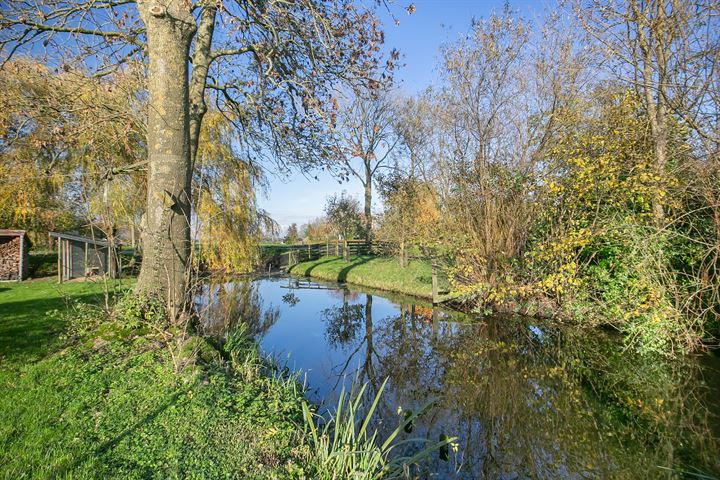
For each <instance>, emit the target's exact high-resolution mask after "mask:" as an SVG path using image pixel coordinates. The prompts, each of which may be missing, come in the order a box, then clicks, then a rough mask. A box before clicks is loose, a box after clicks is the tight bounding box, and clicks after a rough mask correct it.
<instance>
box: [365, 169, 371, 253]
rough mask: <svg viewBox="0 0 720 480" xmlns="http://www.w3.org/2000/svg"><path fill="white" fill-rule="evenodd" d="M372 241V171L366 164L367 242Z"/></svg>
mask: <svg viewBox="0 0 720 480" xmlns="http://www.w3.org/2000/svg"><path fill="white" fill-rule="evenodd" d="M371 240H372V170H371V169H370V164H369V163H368V162H366V163H365V242H367V243H368V244H370V242H371Z"/></svg>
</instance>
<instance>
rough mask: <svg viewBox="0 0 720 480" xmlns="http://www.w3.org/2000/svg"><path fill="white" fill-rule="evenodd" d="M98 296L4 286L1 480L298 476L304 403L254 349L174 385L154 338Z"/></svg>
mask: <svg viewBox="0 0 720 480" xmlns="http://www.w3.org/2000/svg"><path fill="white" fill-rule="evenodd" d="M101 292H102V286H101V285H100V284H93V283H89V282H77V283H76V282H73V283H66V284H63V285H56V284H54V283H53V282H51V281H49V280H45V281H34V282H24V283H17V284H16V283H7V284H0V344H1V348H2V358H1V359H0V478H13V479H21V478H58V477H61V478H65V477H72V478H121V477H122V478H285V477H296V476H298V475H299V473H300V472H301V469H300V467H299V466H298V462H297V461H296V458H297V456H298V454H299V453H298V452H299V447H298V445H299V444H301V442H299V441H298V436H299V428H298V425H300V424H301V422H302V392H301V391H299V389H297V388H296V384H295V383H294V382H292V381H285V380H279V379H277V378H274V377H272V376H270V375H268V374H267V372H266V371H265V370H264V369H265V365H264V363H263V362H261V361H260V360H259V359H258V356H257V353H256V350H255V346H254V344H252V343H251V342H249V341H241V342H239V343H238V342H235V343H234V346H233V349H234V350H233V352H232V355H228V357H231V358H233V359H234V361H232V362H226V361H221V360H220V359H219V358H218V359H216V360H212V361H205V362H204V363H201V362H199V363H198V364H197V365H195V366H192V367H190V368H186V369H185V370H184V371H183V372H182V373H180V374H177V373H175V372H174V371H173V362H172V359H171V357H170V354H169V351H168V349H167V348H165V346H164V344H163V342H162V341H161V339H160V338H159V337H156V336H153V335H152V334H148V333H147V332H143V334H142V335H139V334H138V333H139V332H138V331H135V330H132V329H130V328H129V327H124V326H123V325H122V324H120V323H119V322H112V321H108V318H107V316H106V315H103V314H102V310H101V309H99V308H97V307H90V306H88V304H90V305H92V304H98V303H102V298H103V297H102V295H101ZM78 302H80V303H78Z"/></svg>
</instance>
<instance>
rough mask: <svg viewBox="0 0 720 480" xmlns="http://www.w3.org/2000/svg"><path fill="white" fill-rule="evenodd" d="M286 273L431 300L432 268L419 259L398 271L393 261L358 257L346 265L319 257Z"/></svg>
mask: <svg viewBox="0 0 720 480" xmlns="http://www.w3.org/2000/svg"><path fill="white" fill-rule="evenodd" d="M290 273H292V274H293V275H304V276H310V277H316V278H320V279H322V280H329V281H335V282H348V283H354V284H356V285H362V286H365V287H370V288H377V289H380V290H388V291H392V292H398V293H404V294H407V295H414V296H416V297H422V298H432V267H431V265H430V264H429V263H427V262H425V261H421V260H411V261H410V262H409V264H408V266H407V267H406V268H402V267H400V264H399V262H398V261H397V259H395V258H387V257H375V256H370V255H362V256H357V257H350V260H349V261H348V262H346V261H344V260H343V259H342V257H323V258H320V259H318V260H313V261H309V262H302V263H299V264H297V265H295V266H294V267H293V268H292V269H291V270H290ZM445 289H447V285H446V283H445V281H444V280H443V279H442V277H441V278H440V290H441V291H442V290H445Z"/></svg>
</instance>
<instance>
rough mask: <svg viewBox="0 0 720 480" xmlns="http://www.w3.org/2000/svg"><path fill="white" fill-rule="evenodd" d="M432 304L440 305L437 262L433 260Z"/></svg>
mask: <svg viewBox="0 0 720 480" xmlns="http://www.w3.org/2000/svg"><path fill="white" fill-rule="evenodd" d="M432 303H433V305H437V304H438V303H439V298H438V279H437V261H435V260H434V259H433V262H432Z"/></svg>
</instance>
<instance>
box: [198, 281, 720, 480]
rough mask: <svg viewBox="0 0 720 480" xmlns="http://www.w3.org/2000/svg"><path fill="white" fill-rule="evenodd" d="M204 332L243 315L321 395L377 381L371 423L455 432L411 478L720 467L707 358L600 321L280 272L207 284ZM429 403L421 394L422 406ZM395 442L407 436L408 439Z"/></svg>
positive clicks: (316, 396) (661, 474) (717, 403)
mask: <svg viewBox="0 0 720 480" xmlns="http://www.w3.org/2000/svg"><path fill="white" fill-rule="evenodd" d="M200 303H201V305H202V307H203V308H204V310H205V312H206V314H205V318H206V328H207V333H208V334H211V335H217V336H222V335H224V334H225V333H226V332H227V331H228V330H229V329H232V328H235V327H237V326H238V325H239V324H240V323H243V324H244V325H245V328H247V331H248V332H249V334H251V335H252V336H253V337H254V338H255V340H256V341H257V342H258V344H259V345H260V349H261V351H262V352H263V353H264V354H266V355H269V356H272V358H273V359H274V360H275V362H277V363H278V364H279V365H281V366H283V367H286V368H287V369H288V371H294V372H299V375H300V377H299V378H300V380H301V381H303V382H304V383H305V385H306V388H307V397H308V399H309V400H310V401H312V402H314V403H316V404H318V405H320V406H321V408H323V406H325V407H328V406H329V408H332V405H333V404H334V402H335V401H336V400H337V397H338V394H339V392H340V390H341V389H342V388H343V387H345V388H349V386H350V384H351V383H352V382H353V381H356V382H362V383H366V382H367V383H368V385H369V388H370V390H371V392H374V391H375V390H377V389H378V388H379V386H380V385H381V384H382V383H383V381H384V380H385V379H387V385H386V387H385V391H384V392H383V395H382V397H381V401H380V404H379V407H378V412H377V415H376V419H375V423H374V426H375V427H376V428H378V429H379V430H380V431H381V432H387V431H389V430H390V429H392V428H394V427H395V426H397V424H398V421H399V418H400V416H401V415H403V412H408V411H411V412H417V411H419V409H422V407H423V406H426V408H425V409H424V410H422V412H423V413H422V414H421V415H420V416H419V417H418V419H417V420H416V422H415V424H414V426H413V430H412V432H410V433H406V434H404V435H406V436H407V437H408V438H427V439H429V440H432V441H437V440H438V438H440V436H441V435H448V436H453V437H457V439H458V440H457V443H456V445H455V447H454V448H452V449H451V451H450V455H449V457H448V458H446V459H445V458H441V456H440V455H438V454H437V453H436V454H435V455H434V456H433V459H432V461H431V462H430V465H429V466H427V467H425V468H427V470H423V471H420V472H418V474H419V476H420V478H459V479H482V478H502V479H521V478H548V479H549V478H717V477H718V476H719V474H720V448H719V445H720V442H719V440H718V438H719V437H720V428H719V423H718V413H720V367H719V364H720V362H719V361H718V358H717V357H716V356H712V355H708V354H704V355H697V356H691V357H687V358H682V359H679V360H678V359H676V360H673V361H667V360H664V359H658V358H647V357H641V356H638V355H636V354H633V353H631V352H627V351H623V348H622V344H621V342H620V339H619V338H617V337H616V336H614V335H613V334H611V333H609V332H602V331H599V330H597V329H595V330H588V329H580V330H574V329H573V330H568V329H559V328H557V327H555V326H553V325H552V324H551V323H540V322H539V321H538V320H535V319H529V318H525V317H520V316H500V317H498V316H492V317H471V316H467V315H464V314H461V313H458V312H454V311H448V310H444V309H441V308H433V307H432V305H428V304H426V303H423V302H421V301H419V300H417V299H414V298H408V297H399V296H395V295H392V294H388V293H381V292H374V291H368V290H364V289H359V288H355V287H352V286H344V285H338V284H329V283H320V282H315V281H310V280H308V279H299V278H291V277H269V278H260V279H255V280H234V281H228V282H221V283H215V284H211V285H208V287H207V290H206V292H205V296H204V297H203V299H202V300H201V302H200ZM428 402H430V405H429V406H427V405H428ZM407 448H415V447H414V446H413V444H410V446H408V447H407Z"/></svg>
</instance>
